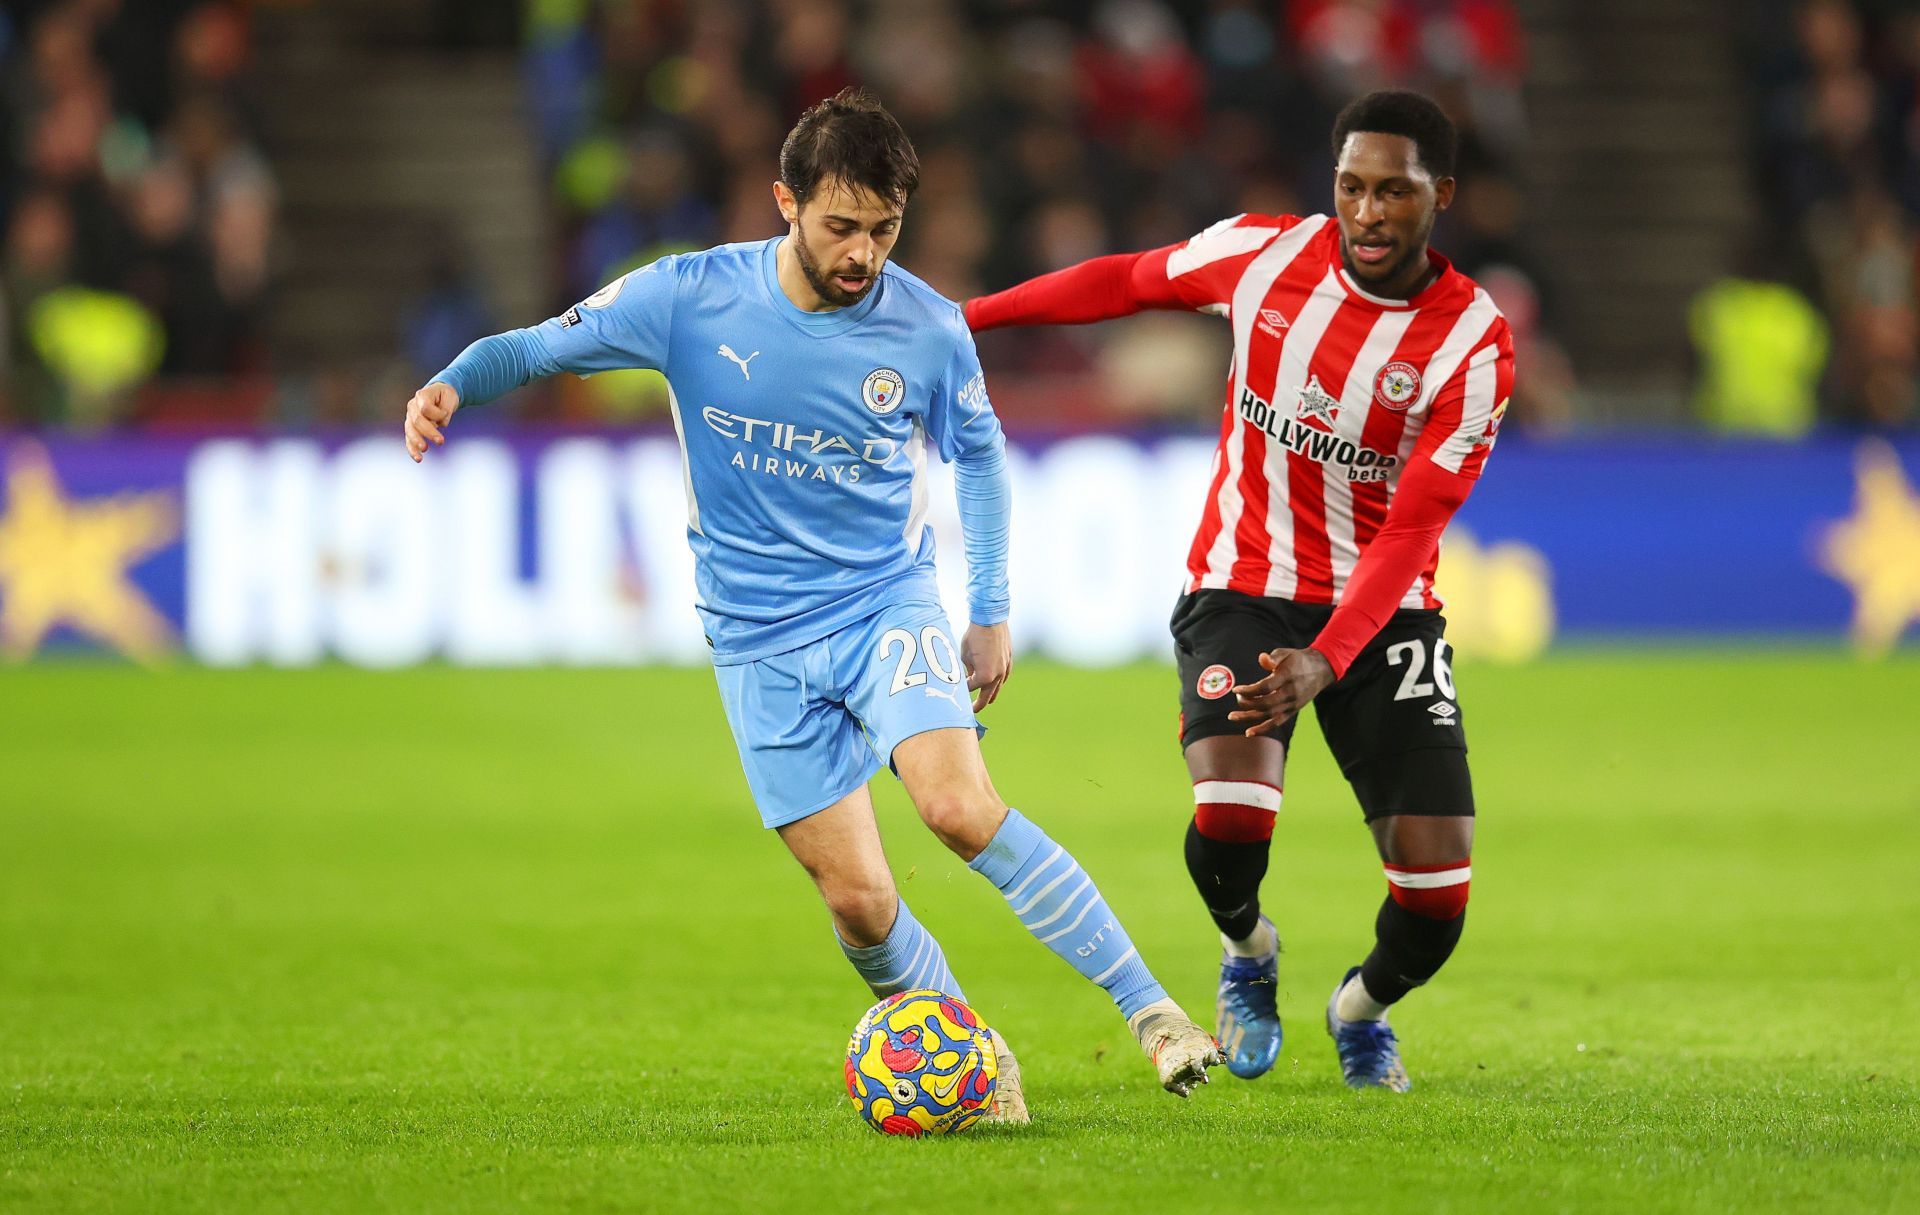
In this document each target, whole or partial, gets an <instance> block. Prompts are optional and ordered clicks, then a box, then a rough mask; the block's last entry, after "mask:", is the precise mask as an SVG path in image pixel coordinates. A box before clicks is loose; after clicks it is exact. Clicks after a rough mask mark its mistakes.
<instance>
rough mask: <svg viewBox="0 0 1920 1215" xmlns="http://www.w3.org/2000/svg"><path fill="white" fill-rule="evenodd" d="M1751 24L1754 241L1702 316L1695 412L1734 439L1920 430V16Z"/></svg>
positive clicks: (1826, 8)
mask: <svg viewBox="0 0 1920 1215" xmlns="http://www.w3.org/2000/svg"><path fill="white" fill-rule="evenodd" d="M1755 7H1756V11H1754V12H1752V13H1749V14H1748V17H1749V19H1748V20H1746V21H1743V22H1742V23H1741V26H1740V28H1741V30H1742V33H1743V42H1744V45H1743V46H1742V47H1741V55H1740V59H1741V62H1743V63H1744V64H1746V65H1747V67H1748V82H1747V83H1748V87H1749V89H1750V90H1751V95H1750V97H1749V99H1748V106H1747V110H1748V112H1749V113H1751V114H1752V115H1753V116H1754V121H1753V124H1752V129H1751V134H1752V148H1751V165H1752V171H1753V192H1752V195H1753V198H1754V199H1755V203H1756V206H1757V207H1758V208H1759V215H1758V216H1757V221H1758V222H1757V225H1756V227H1755V230H1754V231H1753V232H1752V233H1751V235H1750V236H1749V237H1748V238H1747V240H1746V242H1745V245H1746V247H1745V248H1744V249H1743V250H1742V252H1741V255H1740V256H1739V257H1738V259H1737V263H1738V264H1736V265H1735V266H1734V267H1732V269H1731V272H1730V273H1729V274H1728V275H1727V277H1725V278H1724V279H1722V280H1721V281H1720V282H1718V283H1715V284H1713V285H1711V286H1710V287H1708V288H1707V289H1706V290H1705V291H1703V292H1702V293H1701V295H1700V296H1699V297H1698V298H1697V299H1696V300H1695V302H1694V306H1693V315H1692V318H1691V320H1692V329H1693V337H1694V344H1695V349H1696V352H1697V354H1698V358H1699V366H1700V376H1699V379H1698V387H1697V392H1696V403H1697V405H1698V407H1699V410H1700V412H1701V414H1702V416H1703V417H1704V418H1705V419H1706V420H1707V421H1708V422H1709V423H1710V424H1712V425H1714V426H1716V427H1718V428H1720V429H1724V430H1729V431H1743V432H1755V433H1770V434H1777V435H1783V436H1791V435H1796V434H1802V433H1805V432H1806V431H1807V430H1809V429H1810V428H1812V427H1813V426H1814V425H1816V424H1817V423H1819V422H1821V421H1834V422H1841V423H1845V424H1850V425H1856V426H1867V427H1871V428H1893V427H1902V426H1908V427H1910V426H1913V425H1915V424H1916V423H1920V390H1917V387H1916V374H1917V373H1920V309H1917V308H1916V283H1920V9H1916V8H1915V6H1914V5H1912V4H1911V3H1901V2H1899V0H1798V2H1795V3H1774V4H1761V5H1757V6H1755Z"/></svg>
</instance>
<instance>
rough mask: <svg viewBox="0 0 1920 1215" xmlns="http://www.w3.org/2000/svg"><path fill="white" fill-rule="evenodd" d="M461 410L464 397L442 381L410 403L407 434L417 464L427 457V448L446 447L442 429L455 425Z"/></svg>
mask: <svg viewBox="0 0 1920 1215" xmlns="http://www.w3.org/2000/svg"><path fill="white" fill-rule="evenodd" d="M459 408H460V394H459V393H457V392H455V391H454V390H453V388H452V387H451V386H450V385H447V384H442V383H441V382H440V381H438V380H435V381H434V382H433V383H431V384H428V385H427V386H426V387H425V388H422V389H421V390H420V391H419V392H416V393H414V394H413V399H412V400H409V401H408V402H407V426H406V430H407V454H408V455H410V456H412V457H413V462H414V463H415V464H418V463H420V461H421V460H422V459H424V458H425V457H426V454H427V444H429V443H431V444H433V445H434V446H435V447H443V446H445V445H446V442H447V436H446V435H444V434H442V433H440V428H441V427H443V426H445V425H446V424H447V423H448V422H451V421H453V413H454V411H455V410H456V409H459Z"/></svg>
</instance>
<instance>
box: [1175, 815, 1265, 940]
mask: <svg viewBox="0 0 1920 1215" xmlns="http://www.w3.org/2000/svg"><path fill="white" fill-rule="evenodd" d="M1280 798H1281V794H1280V787H1279V786H1278V785H1269V784H1267V783H1266V782H1265V781H1251V780H1201V781H1195V782H1194V783H1193V829H1194V831H1195V832H1196V833H1197V835H1198V836H1199V838H1198V839H1197V840H1190V844H1191V845H1193V846H1192V847H1189V849H1188V852H1189V868H1191V866H1192V862H1193V853H1194V850H1195V848H1196V847H1197V848H1198V849H1199V850H1200V851H1201V852H1202V853H1207V854H1212V860H1211V863H1210V864H1208V865H1205V866H1203V867H1205V868H1208V869H1209V870H1210V872H1209V873H1207V874H1204V875H1200V874H1196V875H1195V880H1196V882H1199V883H1200V884H1201V891H1202V895H1203V897H1206V896H1209V895H1214V896H1218V895H1221V894H1224V893H1226V892H1227V891H1228V890H1229V889H1232V890H1234V893H1235V894H1236V895H1237V896H1238V897H1239V899H1241V900H1244V903H1243V906H1249V907H1250V906H1252V905H1253V904H1254V901H1255V900H1256V899H1257V898H1258V894H1259V885H1260V879H1261V878H1262V877H1264V876H1265V874H1266V845H1267V842H1268V841H1269V840H1271V839H1272V838H1273V824H1274V820H1275V819H1276V818H1277V817H1278V816H1279V814H1280ZM1247 845H1256V846H1257V847H1254V848H1248V847H1247ZM1203 878H1204V879H1205V880H1204V881H1203V880H1202V879H1203ZM1209 887H1211V889H1209ZM1241 887H1244V889H1240V888H1241ZM1229 901H1231V900H1229ZM1208 905H1209V906H1210V907H1211V906H1213V905H1214V899H1212V898H1209V904H1208ZM1218 918H1220V917H1219V916H1216V919H1218ZM1230 919H1232V920H1237V921H1244V920H1245V919H1246V914H1245V912H1244V911H1241V912H1238V913H1236V914H1235V915H1233V916H1231V917H1230ZM1220 941H1221V943H1222V944H1223V945H1224V946H1225V947H1226V950H1227V952H1228V953H1229V954H1232V955H1233V956H1234V957H1240V958H1264V957H1269V956H1271V955H1272V954H1273V953H1274V952H1275V951H1276V950H1278V949H1279V947H1280V941H1279V938H1278V937H1277V936H1276V935H1275V934H1274V931H1273V926H1272V925H1271V924H1268V923H1267V922H1266V921H1265V920H1255V921H1254V924H1253V929H1252V931H1251V932H1249V933H1248V934H1247V935H1246V936H1245V937H1233V936H1229V935H1227V933H1225V932H1222V933H1221V934H1220Z"/></svg>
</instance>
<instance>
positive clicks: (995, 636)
mask: <svg viewBox="0 0 1920 1215" xmlns="http://www.w3.org/2000/svg"><path fill="white" fill-rule="evenodd" d="M960 661H961V662H963V663H965V664H966V666H967V690H968V691H970V692H972V693H973V711H974V712H975V713H978V712H979V711H980V710H982V709H984V708H986V707H987V706H988V705H990V704H992V703H993V701H994V698H995V697H997V696H999V695H1000V685H1001V684H1004V683H1006V682H1007V676H1008V675H1010V674H1012V673H1013V634H1012V633H1011V632H1010V631H1008V629H1007V626H1006V625H1005V624H970V625H968V626H967V635H966V636H965V637H964V638H962V639H961V641H960Z"/></svg>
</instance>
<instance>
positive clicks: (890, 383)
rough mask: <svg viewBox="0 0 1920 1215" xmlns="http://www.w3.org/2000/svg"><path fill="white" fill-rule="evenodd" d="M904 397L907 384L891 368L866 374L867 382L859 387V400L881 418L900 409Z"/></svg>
mask: <svg viewBox="0 0 1920 1215" xmlns="http://www.w3.org/2000/svg"><path fill="white" fill-rule="evenodd" d="M906 395H907V382H906V381H905V380H903V379H901V378H900V373H899V372H897V371H895V370H894V369H893V368H891V367H876V368H874V369H873V370H872V371H869V372H868V373H867V382H866V383H864V384H862V385H860V399H861V400H863V401H865V402H866V403H867V408H868V409H871V410H872V411H873V412H875V413H877V414H880V415H882V416H884V415H886V414H890V413H892V412H893V411H894V410H896V409H898V408H900V402H901V401H903V400H905V399H906Z"/></svg>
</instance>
